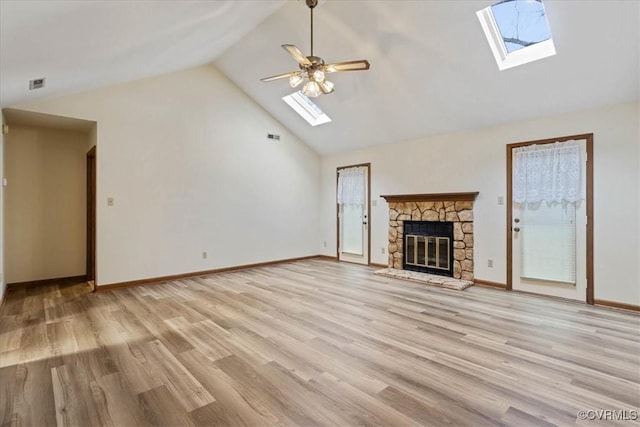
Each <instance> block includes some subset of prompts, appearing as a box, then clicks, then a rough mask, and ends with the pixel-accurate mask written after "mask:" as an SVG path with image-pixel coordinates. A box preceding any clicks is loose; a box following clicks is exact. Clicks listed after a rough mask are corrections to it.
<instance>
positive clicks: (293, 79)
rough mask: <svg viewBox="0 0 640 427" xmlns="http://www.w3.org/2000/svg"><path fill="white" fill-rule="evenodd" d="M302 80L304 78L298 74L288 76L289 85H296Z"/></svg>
mask: <svg viewBox="0 0 640 427" xmlns="http://www.w3.org/2000/svg"><path fill="white" fill-rule="evenodd" d="M303 80H304V79H303V78H302V77H301V76H300V75H298V74H296V75H294V76H291V77H289V85H291V87H296V86H298V85H300V83H302V81H303Z"/></svg>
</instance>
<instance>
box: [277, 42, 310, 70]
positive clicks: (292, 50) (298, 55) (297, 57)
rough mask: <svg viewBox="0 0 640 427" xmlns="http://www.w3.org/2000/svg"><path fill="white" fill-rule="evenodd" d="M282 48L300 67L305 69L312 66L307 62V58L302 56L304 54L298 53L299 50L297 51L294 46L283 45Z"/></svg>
mask: <svg viewBox="0 0 640 427" xmlns="http://www.w3.org/2000/svg"><path fill="white" fill-rule="evenodd" d="M282 48H283V49H284V50H286V51H287V52H289V55H291V56H293V59H295V60H296V61H298V63H299V64H300V65H303V66H305V67H310V66H311V65H312V64H311V61H309V60H308V59H307V57H306V56H304V54H303V53H302V52H300V49H298V48H297V47H295V46H294V45H292V44H283V45H282Z"/></svg>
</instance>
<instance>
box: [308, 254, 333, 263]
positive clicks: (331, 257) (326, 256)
mask: <svg viewBox="0 0 640 427" xmlns="http://www.w3.org/2000/svg"><path fill="white" fill-rule="evenodd" d="M312 258H317V259H324V260H326V261H335V262H337V261H338V258H336V257H334V256H331V255H316V256H315V257H312Z"/></svg>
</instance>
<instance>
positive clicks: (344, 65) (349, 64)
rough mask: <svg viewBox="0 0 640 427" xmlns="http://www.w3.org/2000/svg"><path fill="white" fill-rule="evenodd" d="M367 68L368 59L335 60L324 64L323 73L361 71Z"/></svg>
mask: <svg viewBox="0 0 640 427" xmlns="http://www.w3.org/2000/svg"><path fill="white" fill-rule="evenodd" d="M368 69H369V61H367V60H366V59H359V60H357V61H345V62H335V63H333V64H327V65H325V66H324V72H325V73H335V72H337V71H362V70H368Z"/></svg>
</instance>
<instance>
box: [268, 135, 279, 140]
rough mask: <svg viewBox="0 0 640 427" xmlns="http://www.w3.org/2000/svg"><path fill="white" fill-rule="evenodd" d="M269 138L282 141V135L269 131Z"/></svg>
mask: <svg viewBox="0 0 640 427" xmlns="http://www.w3.org/2000/svg"><path fill="white" fill-rule="evenodd" d="M267 139H274V140H276V141H280V135H276V134H273V133H268V134H267Z"/></svg>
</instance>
